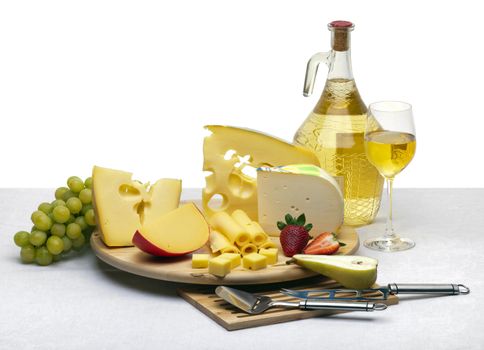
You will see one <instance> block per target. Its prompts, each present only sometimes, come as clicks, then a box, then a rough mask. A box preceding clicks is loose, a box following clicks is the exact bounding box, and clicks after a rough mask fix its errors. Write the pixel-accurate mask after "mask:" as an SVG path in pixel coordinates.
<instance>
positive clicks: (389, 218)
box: [385, 178, 395, 239]
mask: <svg viewBox="0 0 484 350" xmlns="http://www.w3.org/2000/svg"><path fill="white" fill-rule="evenodd" d="M386 180H387V198H388V216H387V227H386V229H385V238H387V239H392V238H395V232H393V222H392V219H393V208H392V206H393V205H392V195H393V178H387V179H386Z"/></svg>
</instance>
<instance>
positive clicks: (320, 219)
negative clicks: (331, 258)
mask: <svg viewBox="0 0 484 350" xmlns="http://www.w3.org/2000/svg"><path fill="white" fill-rule="evenodd" d="M257 197H258V217H259V223H260V225H261V226H262V228H263V229H264V230H265V232H266V233H268V234H269V235H271V236H279V233H280V231H279V229H278V228H277V222H278V221H284V216H285V215H286V214H291V215H292V216H293V217H298V216H299V215H301V214H303V213H304V214H305V216H306V223H311V224H313V229H312V230H311V231H310V234H311V236H313V237H314V236H316V235H318V234H319V233H321V232H325V231H336V230H337V229H338V228H339V227H340V226H341V225H342V224H343V218H344V203H343V195H342V193H341V189H340V187H339V186H338V183H337V182H336V181H335V179H334V178H333V177H332V176H331V175H329V174H328V173H327V172H325V171H324V170H323V169H321V168H319V167H317V166H315V165H310V164H296V165H288V166H283V167H273V168H270V167H261V168H258V169H257Z"/></svg>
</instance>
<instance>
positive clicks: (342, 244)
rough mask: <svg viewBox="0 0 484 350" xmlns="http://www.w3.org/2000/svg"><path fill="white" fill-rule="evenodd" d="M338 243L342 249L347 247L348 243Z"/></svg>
mask: <svg viewBox="0 0 484 350" xmlns="http://www.w3.org/2000/svg"><path fill="white" fill-rule="evenodd" d="M338 243H339V246H340V247H344V246H346V243H343V242H340V241H338Z"/></svg>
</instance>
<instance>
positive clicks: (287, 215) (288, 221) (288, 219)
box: [284, 214, 294, 225]
mask: <svg viewBox="0 0 484 350" xmlns="http://www.w3.org/2000/svg"><path fill="white" fill-rule="evenodd" d="M284 219H286V223H287V224H288V225H292V224H293V221H294V219H293V217H292V216H291V214H286V216H285V217H284Z"/></svg>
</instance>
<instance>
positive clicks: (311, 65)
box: [303, 51, 333, 97]
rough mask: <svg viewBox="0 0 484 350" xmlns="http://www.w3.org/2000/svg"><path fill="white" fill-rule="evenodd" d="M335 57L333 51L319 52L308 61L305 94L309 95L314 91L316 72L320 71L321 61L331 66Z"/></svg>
mask: <svg viewBox="0 0 484 350" xmlns="http://www.w3.org/2000/svg"><path fill="white" fill-rule="evenodd" d="M332 57H333V51H328V52H318V53H316V54H314V55H313V56H312V57H311V58H310V59H309V61H308V65H307V67H306V77H305V79H304V90H303V95H304V96H306V97H308V96H310V95H311V94H312V93H313V88H314V81H315V80H316V74H317V73H318V67H319V64H320V63H321V62H324V63H325V64H326V65H327V66H328V67H330V65H331V62H332V61H333V60H332Z"/></svg>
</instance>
